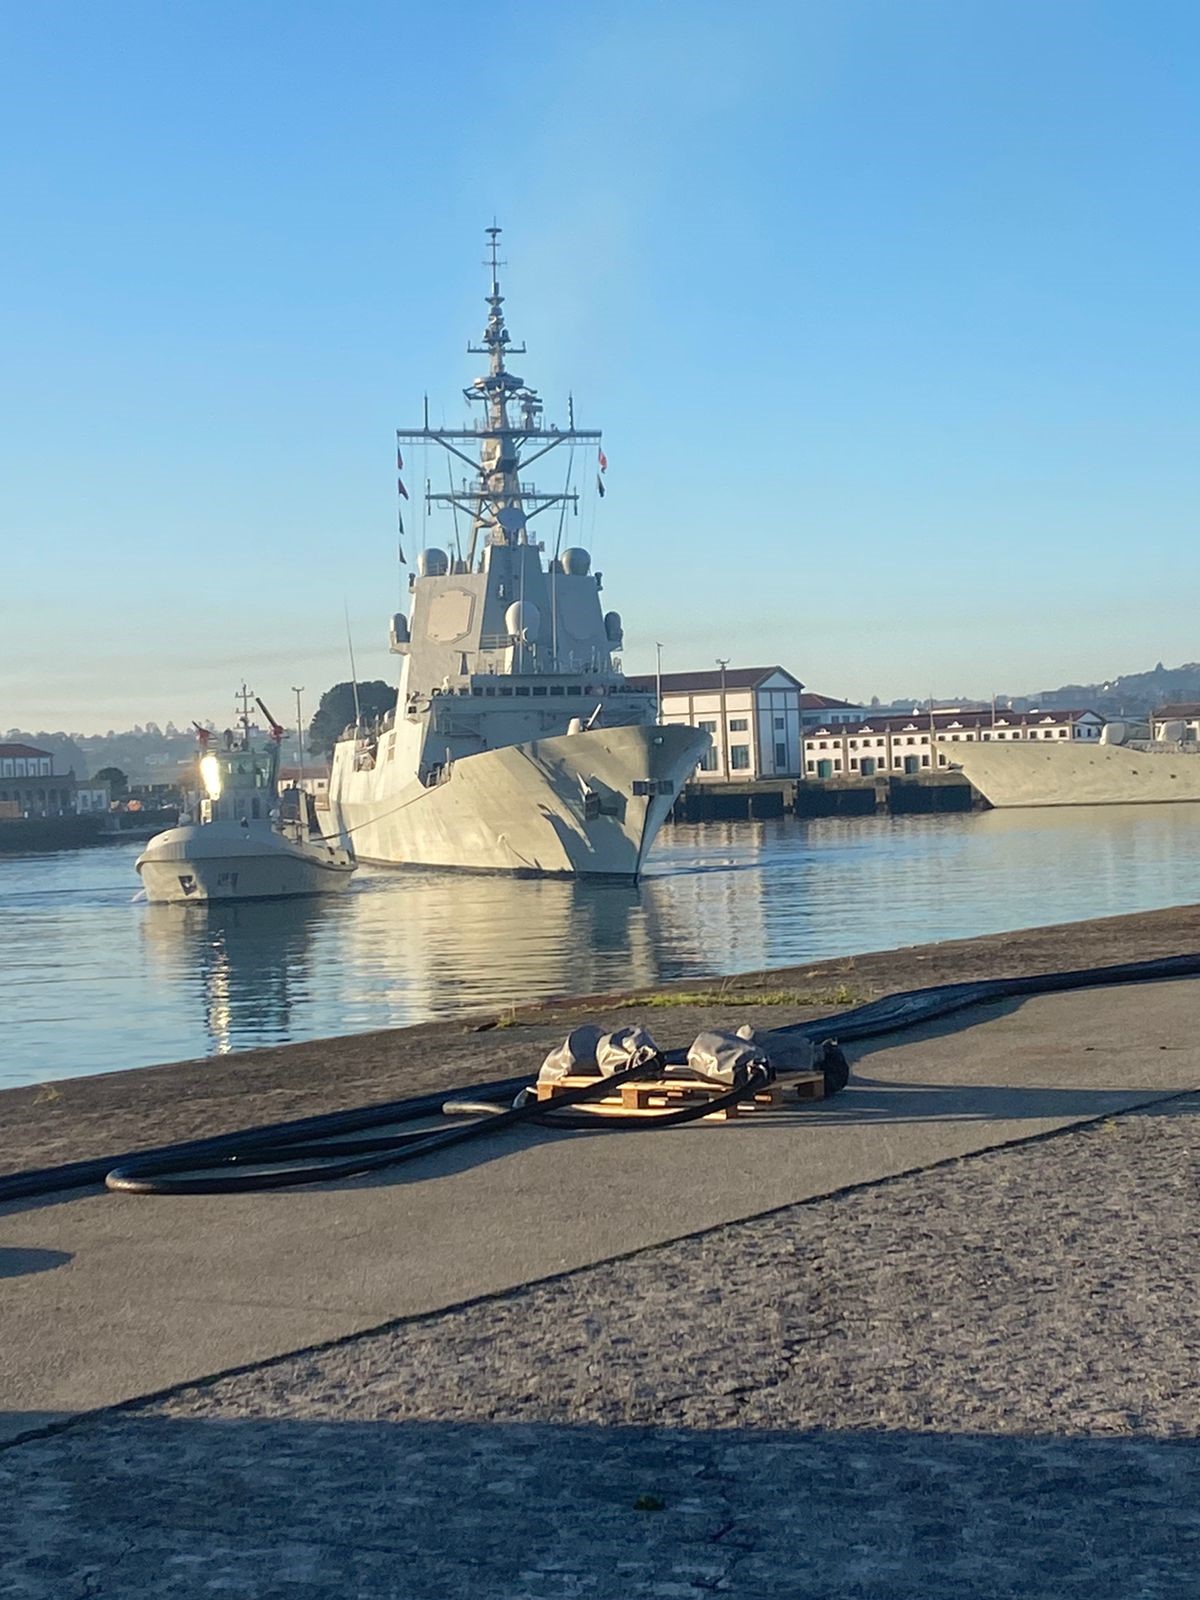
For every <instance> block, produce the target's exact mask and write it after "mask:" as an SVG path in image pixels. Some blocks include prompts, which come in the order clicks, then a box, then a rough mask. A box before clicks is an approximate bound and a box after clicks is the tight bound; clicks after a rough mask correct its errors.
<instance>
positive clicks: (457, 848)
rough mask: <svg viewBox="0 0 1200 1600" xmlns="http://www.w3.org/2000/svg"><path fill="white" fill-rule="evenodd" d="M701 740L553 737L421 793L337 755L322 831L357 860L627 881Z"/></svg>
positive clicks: (479, 762)
mask: <svg viewBox="0 0 1200 1600" xmlns="http://www.w3.org/2000/svg"><path fill="white" fill-rule="evenodd" d="M708 744H709V738H708V735H707V734H706V733H701V732H700V731H698V730H697V729H696V728H687V727H674V726H653V725H651V726H640V727H624V728H609V729H594V730H592V731H590V732H584V733H573V734H563V735H559V736H556V737H554V738H549V739H539V740H536V741H531V742H528V743H524V744H515V745H508V746H505V747H503V748H501V749H497V750H485V751H481V752H480V753H479V754H477V755H471V756H466V757H463V758H461V759H460V760H458V761H455V762H454V763H453V764H452V765H451V767H450V769H449V773H448V776H446V777H445V778H444V780H443V781H442V782H440V783H438V784H436V785H435V786H433V787H431V788H425V787H424V786H423V785H422V784H421V783H419V782H418V781H417V780H416V779H410V780H409V782H408V783H400V784H397V783H396V782H395V779H394V778H393V769H392V768H391V767H390V764H385V765H384V766H382V767H380V768H376V769H374V770H371V771H365V772H356V771H353V770H352V766H353V743H352V742H348V743H347V744H346V745H343V746H339V748H338V750H337V752H336V754H335V758H334V767H333V774H332V778H331V781H330V790H329V803H330V808H331V812H332V819H331V820H332V823H333V826H334V827H335V828H336V830H337V831H338V832H340V833H348V834H349V835H350V837H351V838H352V839H353V841H354V848H355V853H356V854H357V855H358V857H359V859H360V860H363V861H371V862H375V863H379V864H381V865H385V866H422V867H444V868H452V869H457V870H459V871H473V872H508V873H516V874H520V875H523V876H537V877H601V878H626V879H634V878H637V877H638V876H639V874H640V873H641V870H642V867H643V864H644V862H645V860H646V856H647V854H648V852H649V850H650V847H651V846H652V844H653V843H654V840H655V838H656V836H657V834H658V830H659V829H660V828H661V826H662V824H663V822H664V821H665V820H666V818H667V816H668V814H669V813H670V810H671V807H672V805H673V804H674V802H675V798H676V796H677V795H678V793H679V790H680V788H681V787H682V785H683V784H684V783H686V781H687V779H688V777H689V776H690V775H691V772H692V770H693V769H694V768H695V766H696V765H697V763H698V762H699V761H700V758H701V757H702V756H703V754H704V752H705V750H706V749H707V748H708Z"/></svg>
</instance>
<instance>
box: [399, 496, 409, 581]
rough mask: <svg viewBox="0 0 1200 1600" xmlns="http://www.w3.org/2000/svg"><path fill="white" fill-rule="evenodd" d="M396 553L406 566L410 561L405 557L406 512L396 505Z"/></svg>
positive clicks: (401, 562) (402, 564)
mask: <svg viewBox="0 0 1200 1600" xmlns="http://www.w3.org/2000/svg"><path fill="white" fill-rule="evenodd" d="M396 522H397V532H396V554H397V555H398V556H399V557H400V565H401V566H402V567H406V566H407V565H408V562H407V561H406V560H405V559H404V512H403V511H402V510H401V509H400V507H399V506H397V507H396Z"/></svg>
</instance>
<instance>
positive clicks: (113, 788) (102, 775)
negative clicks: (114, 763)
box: [95, 767, 129, 800]
mask: <svg viewBox="0 0 1200 1600" xmlns="http://www.w3.org/2000/svg"><path fill="white" fill-rule="evenodd" d="M95 781H96V782H97V783H107V784H108V787H109V791H110V792H111V794H112V796H113V799H114V800H115V799H117V797H118V796H120V795H123V794H125V793H126V792H127V791H128V789H129V779H128V778H127V777H126V776H125V774H124V773H123V772H122V771H121V769H120V767H101V768H100V771H99V772H97V773H96V774H95Z"/></svg>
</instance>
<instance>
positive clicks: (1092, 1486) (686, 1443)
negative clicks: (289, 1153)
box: [0, 1394, 1200, 1600]
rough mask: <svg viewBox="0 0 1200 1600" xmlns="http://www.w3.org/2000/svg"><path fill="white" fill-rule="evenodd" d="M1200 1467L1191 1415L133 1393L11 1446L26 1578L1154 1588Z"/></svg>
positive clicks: (0, 1577) (1191, 1564) (1123, 1597)
mask: <svg viewBox="0 0 1200 1600" xmlns="http://www.w3.org/2000/svg"><path fill="white" fill-rule="evenodd" d="M429 1399H430V1403H431V1404H433V1405H436V1396H431V1397H429ZM191 1400H192V1403H195V1396H194V1394H193V1396H192V1397H191ZM11 1420H12V1419H11V1418H10V1419H9V1421H10V1422H11ZM1198 1493H1200V1456H1198V1455H1197V1452H1196V1450H1195V1449H1194V1447H1193V1446H1192V1442H1191V1441H1180V1442H1169V1441H1164V1440H1160V1439H1148V1438H1129V1439H1124V1438H1096V1437H1089V1436H1079V1437H1061V1436H1060V1437H1032V1438H1031V1437H1022V1436H1015V1435H1014V1436H1006V1435H985V1434H968V1433H955V1432H934V1431H930V1432H921V1433H913V1432H894V1433H886V1432H866V1431H863V1432H849V1431H847V1432H828V1431H815V1430H795V1429H779V1430H778V1431H774V1430H772V1431H764V1430H747V1429H739V1428H736V1427H734V1428H728V1429H711V1428H709V1429H694V1430H691V1429H685V1428H669V1429H666V1428H664V1429H656V1428H638V1427H628V1426H619V1427H609V1428H601V1427H597V1426H594V1425H586V1426H563V1425H558V1424H547V1423H538V1422H532V1423H514V1422H498V1423H489V1422H441V1421H337V1420H331V1421H321V1420H313V1421H296V1420H278V1421H276V1420H266V1419H257V1418H245V1417H236V1418H229V1419H224V1418H213V1417H208V1418H205V1417H200V1418H190V1417H186V1416H178V1417H170V1416H163V1415H158V1414H138V1413H136V1412H126V1413H123V1414H122V1413H109V1414H107V1415H98V1416H96V1417H93V1418H90V1419H84V1420H82V1421H80V1422H78V1423H75V1424H72V1425H71V1426H69V1427H68V1428H66V1429H65V1430H64V1431H61V1432H58V1433H55V1434H51V1435H49V1436H46V1437H41V1438H34V1439H29V1440H26V1441H24V1442H22V1443H19V1444H16V1445H13V1446H11V1447H9V1448H7V1449H4V1450H0V1502H2V1503H3V1504H4V1506H5V1513H6V1515H5V1522H6V1529H7V1531H6V1536H5V1540H4V1547H3V1549H2V1550H0V1591H2V1592H3V1593H4V1594H5V1595H6V1596H11V1597H13V1600H62V1597H64V1596H74V1595H85V1594H89V1595H90V1594H111V1595H114V1596H120V1597H121V1600H192V1597H197V1600H198V1597H199V1596H202V1595H209V1594H213V1593H217V1592H221V1593H236V1594H245V1595H253V1596H255V1597H256V1600H275V1597H278V1600H283V1597H285V1596H286V1597H287V1600H318V1597H332V1596H342V1595H370V1596H372V1597H373V1600H400V1597H404V1600H456V1597H460V1596H461V1597H463V1600H467V1597H470V1600H478V1597H480V1596H487V1597H488V1600H566V1597H576V1596H579V1597H583V1596H586V1597H589V1600H618V1597H619V1600H626V1597H629V1596H641V1595H647V1596H649V1595H654V1596H659V1595H661V1596H673V1597H674V1596H686V1595H689V1594H695V1595H700V1594H705V1593H718V1594H725V1595H733V1596H738V1597H741V1600H750V1597H756V1600H757V1597H765V1596H773V1597H774V1596H786V1597H788V1600H800V1597H813V1600H816V1597H818V1596H819V1597H821V1600H918V1597H920V1600H962V1597H963V1596H965V1595H986V1596H1005V1597H1010V1596H1021V1597H1031V1596H1032V1597H1043V1596H1044V1597H1050V1596H1053V1597H1055V1600H1061V1597H1064V1596H1075V1595H1078V1596H1081V1597H1082V1596H1086V1597H1087V1600H1118V1597H1119V1600H1127V1597H1128V1596H1130V1595H1134V1594H1138V1595H1167V1594H1186V1593H1189V1592H1191V1591H1192V1585H1193V1583H1194V1574H1195V1559H1196V1541H1197V1533H1196V1527H1195V1517H1194V1515H1193V1513H1192V1511H1191V1509H1190V1508H1191V1507H1193V1506H1194V1505H1195V1504H1196V1500H1197V1495H1198Z"/></svg>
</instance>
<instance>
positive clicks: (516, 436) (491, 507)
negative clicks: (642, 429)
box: [396, 222, 601, 569]
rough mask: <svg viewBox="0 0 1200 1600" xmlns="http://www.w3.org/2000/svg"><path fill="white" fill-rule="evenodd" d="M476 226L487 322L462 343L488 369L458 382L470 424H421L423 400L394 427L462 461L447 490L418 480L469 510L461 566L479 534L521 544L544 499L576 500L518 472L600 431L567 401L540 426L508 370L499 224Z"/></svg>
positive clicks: (510, 351)
mask: <svg viewBox="0 0 1200 1600" xmlns="http://www.w3.org/2000/svg"><path fill="white" fill-rule="evenodd" d="M484 231H485V232H486V234H487V236H488V246H487V248H488V257H489V258H488V260H487V261H485V262H484V266H485V267H488V268H489V269H490V273H491V292H490V293H489V294H488V295H486V296H485V299H486V303H487V307H488V315H487V324H486V326H485V328H484V330H483V342H482V344H477V345H468V346H467V353H468V354H469V355H481V356H486V357H487V358H488V370H487V372H486V373H485V374H484V375H483V376H482V377H478V378H476V379H475V381H474V383H472V384H471V385H470V386H469V387H468V388H466V389H464V390H463V394H464V395H465V397H466V399H467V400H468V401H470V402H471V404H473V405H478V406H480V407H481V409H482V413H483V414H482V416H481V417H480V418H479V420H478V421H477V422H476V424H475V426H474V427H473V428H434V427H431V426H430V425H429V417H428V408H427V414H426V417H425V423H424V426H422V427H420V428H400V429H397V431H396V443H397V445H398V446H399V445H402V444H410V445H415V444H437V445H440V446H441V447H442V448H443V449H444V450H446V451H447V452H448V453H449V454H450V455H451V456H453V457H455V458H457V460H459V461H461V462H463V463H464V464H465V465H466V466H467V467H468V468H469V469H470V472H471V477H470V478H469V479H468V478H464V479H463V480H462V482H461V484H460V485H459V486H458V487H457V488H456V487H455V486H454V485H453V483H451V486H450V488H449V490H448V491H445V492H440V493H439V492H435V491H434V490H433V488H432V487H431V485H429V484H428V483H427V484H426V486H425V503H426V505H427V506H430V507H432V506H449V507H451V508H452V509H454V510H455V511H464V512H466V514H467V515H468V516H469V517H470V519H471V543H470V550H469V553H468V557H467V566H468V569H471V568H473V567H474V565H475V554H476V549H477V547H478V544H479V541H480V538H481V537H482V539H483V542H484V543H485V544H503V545H519V544H527V543H529V542H530V541H529V535H528V524H529V522H530V520H531V519H532V518H533V517H535V516H538V515H539V514H540V513H541V512H543V511H548V510H549V509H550V508H551V507H552V506H564V507H565V506H568V505H569V506H571V507H572V508H574V507H575V506H576V505H577V504H578V501H579V496H578V494H577V493H576V492H575V491H574V490H572V489H571V488H570V485H569V482H568V484H567V486H566V487H565V488H564V489H563V490H562V492H561V493H557V494H542V493H539V491H538V490H537V489H536V488H535V486H534V485H533V484H532V483H531V482H525V481H523V480H522V478H521V472H522V470H523V469H524V468H527V467H529V466H531V465H532V464H533V463H534V462H535V461H538V460H540V459H541V458H542V456H544V455H548V454H549V452H550V451H551V450H555V449H557V448H558V447H559V446H560V445H564V444H566V445H576V444H595V445H596V446H597V448H599V444H600V439H601V434H600V431H599V430H598V429H591V428H577V427H576V426H575V417H574V407H573V406H572V408H571V413H570V418H569V424H568V426H567V427H565V428H559V427H557V426H555V425H553V424H551V426H550V427H546V426H545V425H544V424H543V420H542V411H543V405H542V400H541V397H540V395H539V394H538V392H537V390H536V389H533V388H531V387H530V386H529V385H527V384H526V383H525V380H524V379H523V378H521V377H518V375H517V374H516V373H514V372H510V371H509V369H508V367H507V365H506V357H507V356H513V355H524V354H525V353H526V352H525V346H524V345H523V344H522V345H514V344H513V343H512V339H511V335H510V334H509V332H508V328H507V325H506V323H505V320H504V296H503V295H502V294H501V292H500V268H501V266H503V265H504V263H503V262H502V261H501V260H500V234H501V231H502V230H501V229H500V227H499V226H498V225H497V224H496V223H495V222H493V224H492V226H491V227H490V228H486V229H485V230H484ZM468 444H474V445H476V446H477V447H478V452H479V455H478V459H477V460H476V459H475V458H474V457H472V456H471V455H470V454H469V453H468V450H467V446H468ZM527 452H528V453H527Z"/></svg>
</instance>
